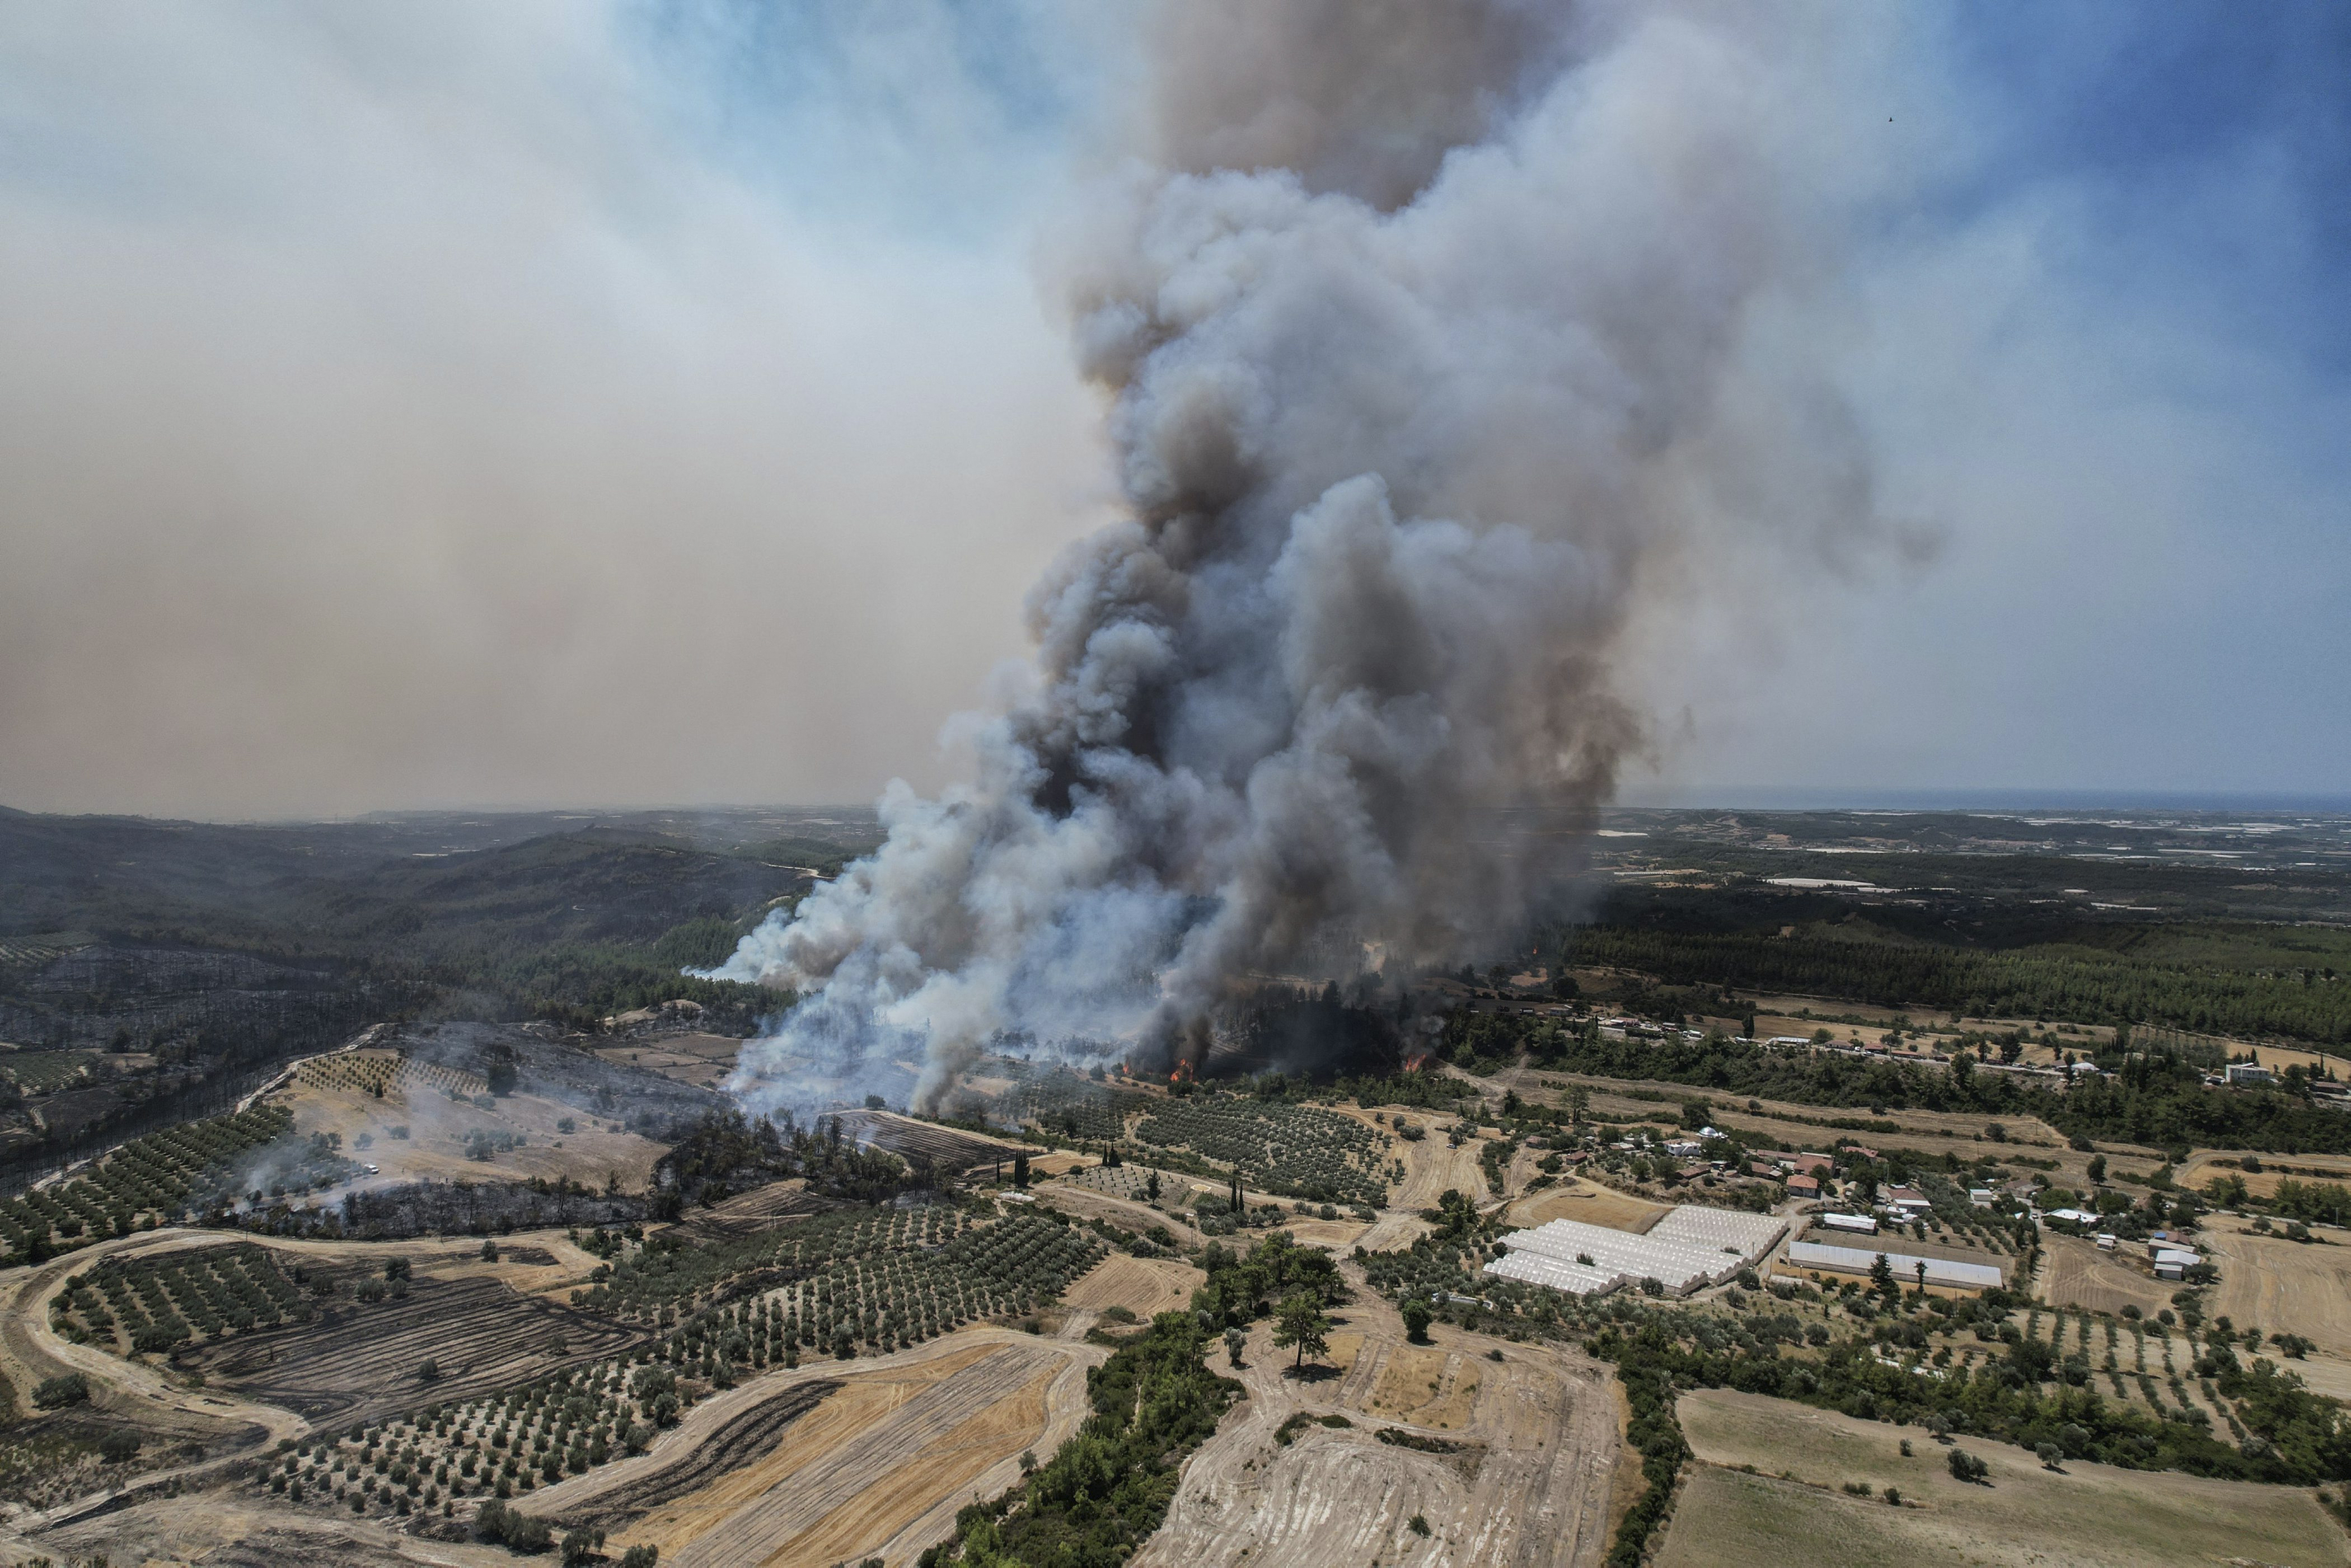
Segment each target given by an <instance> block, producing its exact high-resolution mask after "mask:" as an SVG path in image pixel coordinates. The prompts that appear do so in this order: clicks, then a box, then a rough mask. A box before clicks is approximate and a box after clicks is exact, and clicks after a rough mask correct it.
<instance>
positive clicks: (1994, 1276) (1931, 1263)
mask: <svg viewBox="0 0 2351 1568" xmlns="http://www.w3.org/2000/svg"><path fill="white" fill-rule="evenodd" d="M1881 1256H1882V1257H1884V1258H1885V1260H1886V1266H1887V1267H1888V1268H1890V1269H1892V1270H1893V1271H1894V1278H1895V1282H1896V1283H1897V1284H1902V1285H1911V1284H1915V1283H1917V1280H1918V1265H1919V1264H1921V1263H1924V1264H1926V1265H1927V1282H1928V1284H1930V1285H1949V1286H1954V1287H1956V1288H1958V1289H1960V1290H1969V1291H1988V1290H1991V1289H1992V1288H1993V1287H1994V1286H1996V1285H1998V1284H1999V1283H2000V1282H2001V1272H2000V1270H1999V1269H1998V1268H1997V1267H1995V1266H1993V1265H1992V1264H1991V1263H1963V1262H1959V1260H1957V1259H1955V1258H1922V1257H1920V1256H1918V1255H1917V1253H1915V1252H1894V1251H1884V1250H1883V1249H1879V1248H1868V1249H1864V1248H1860V1247H1832V1246H1829V1245H1827V1244H1825V1243H1823V1242H1820V1241H1792V1242H1790V1243H1789V1244H1788V1266H1789V1267H1790V1268H1792V1269H1820V1270H1823V1271H1826V1272H1831V1273H1838V1274H1865V1273H1867V1272H1869V1271H1870V1269H1871V1268H1872V1267H1873V1266H1874V1265H1875V1264H1876V1262H1877V1260H1878V1259H1879V1258H1880V1257H1881Z"/></svg>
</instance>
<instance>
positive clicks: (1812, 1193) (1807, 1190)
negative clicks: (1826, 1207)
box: [1788, 1176, 1821, 1198]
mask: <svg viewBox="0 0 2351 1568" xmlns="http://www.w3.org/2000/svg"><path fill="white" fill-rule="evenodd" d="M1820 1195H1821V1184H1820V1183H1819V1182H1818V1181H1816V1180H1814V1179H1813V1178H1811V1177H1809V1176H1792V1177H1790V1178H1788V1196H1789V1197H1791V1198H1818V1197H1819V1196H1820Z"/></svg>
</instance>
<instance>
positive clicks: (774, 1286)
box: [573, 1205, 1109, 1355]
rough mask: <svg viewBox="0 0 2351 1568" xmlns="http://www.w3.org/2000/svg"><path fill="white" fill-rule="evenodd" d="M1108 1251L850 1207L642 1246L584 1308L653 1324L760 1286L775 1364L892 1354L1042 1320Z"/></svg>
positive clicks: (1085, 1241)
mask: <svg viewBox="0 0 2351 1568" xmlns="http://www.w3.org/2000/svg"><path fill="white" fill-rule="evenodd" d="M1108 1251H1109V1248H1108V1247H1107V1246H1105V1245H1104V1244H1103V1243H1102V1241H1099V1240H1097V1239H1096V1238H1095V1237H1093V1236H1092V1234H1090V1233H1088V1232H1085V1231H1080V1230H1077V1229H1075V1228H1074V1227H1071V1226H1068V1225H1065V1224H1062V1223H1059V1222H1057V1221H1055V1220H1052V1219H1050V1218H1048V1217H1046V1216H1043V1215H1040V1214H1033V1213H1027V1212H1016V1213H1014V1214H1011V1215H1010V1216H1008V1217H1007V1218H1005V1219H1003V1220H995V1221H993V1222H992V1223H984V1222H982V1221H981V1220H978V1219H977V1217H975V1216H974V1215H973V1214H971V1213H970V1212H968V1211H967V1210H959V1209H953V1208H948V1207H946V1206H943V1205H942V1206H935V1207H931V1208H922V1209H879V1210H873V1209H858V1210H839V1211H836V1212H832V1213H826V1214H817V1215H811V1216H810V1217H809V1218H807V1219H805V1220H796V1221H794V1222H792V1223H791V1224H789V1225H786V1226H783V1227H781V1228H779V1229H778V1230H775V1231H767V1232H763V1233H760V1234H758V1235H754V1236H750V1237H746V1238H743V1239H741V1240H737V1241H721V1242H716V1243H712V1244H710V1245H707V1246H699V1247H678V1248H670V1247H665V1246H662V1245H658V1244H656V1245H653V1246H646V1247H640V1248H636V1249H633V1250H632V1251H631V1252H630V1255H629V1256H627V1257H625V1258H622V1260H620V1261H619V1262H617V1263H615V1264H614V1265H613V1266H612V1268H611V1274H610V1276H609V1278H607V1279H605V1280H601V1281H599V1282H596V1283H595V1284H593V1285H590V1287H588V1288H587V1289H585V1290H582V1291H579V1292H577V1293H574V1295H573V1303H574V1304H575V1305H577V1306H579V1307H580V1309H581V1310H582V1311H586V1312H590V1313H595V1314H600V1315H606V1316H612V1317H618V1318H621V1319H623V1320H626V1321H632V1322H638V1323H653V1322H658V1321H661V1320H662V1319H664V1316H667V1315H674V1314H680V1313H683V1312H687V1311H691V1310H693V1309H694V1308H695V1306H696V1305H700V1304H708V1303H711V1302H714V1301H718V1300H723V1299H726V1298H729V1297H733V1296H736V1295H738V1294H740V1293H744V1292H746V1291H748V1290H755V1289H756V1290H759V1291H761V1292H762V1293H761V1294H760V1295H759V1296H758V1299H757V1302H756V1303H755V1305H756V1311H755V1312H754V1315H753V1317H752V1319H751V1320H750V1321H748V1322H747V1323H745V1324H742V1326H743V1327H744V1329H745V1330H746V1332H753V1331H756V1333H755V1337H756V1339H757V1340H758V1344H759V1345H760V1346H761V1347H763V1348H766V1349H768V1350H769V1351H771V1352H772V1354H775V1355H781V1354H783V1352H784V1350H785V1349H786V1348H787V1347H788V1346H789V1345H808V1346H810V1348H811V1350H822V1351H825V1352H828V1353H834V1354H838V1353H839V1351H840V1350H841V1347H842V1346H843V1345H867V1346H869V1347H872V1346H878V1347H879V1348H881V1349H883V1350H885V1351H886V1350H894V1349H897V1348H899V1346H900V1345H904V1344H907V1343H913V1342H915V1341H919V1340H924V1339H930V1338H935V1337H936V1336H937V1335H939V1334H943V1333H945V1332H946V1331H947V1330H949V1329H952V1328H955V1327H958V1326H960V1325H961V1324H966V1323H969V1322H972V1321H974V1320H977V1319H980V1318H986V1317H994V1316H999V1315H1003V1314H1012V1313H1026V1312H1032V1311H1034V1310H1035V1309H1036V1307H1037V1306H1038V1305H1039V1303H1041V1302H1043V1301H1044V1300H1046V1299H1048V1298H1049V1297H1050V1296H1051V1295H1053V1294H1054V1293H1057V1292H1059V1291H1060V1290H1061V1289H1062V1288H1063V1287H1064V1286H1066V1285H1068V1284H1069V1283H1070V1282H1071V1281H1073V1280H1075V1279H1076V1278H1078V1277H1079V1276H1080V1275H1081V1274H1083V1273H1084V1272H1086V1271H1087V1270H1088V1269H1091V1268H1092V1267H1093V1265H1094V1264H1096V1263H1098V1262H1101V1261H1102V1258H1103V1257H1104V1256H1106V1255H1107V1254H1108ZM728 1310H734V1311H741V1310H744V1309H742V1308H741V1307H740V1306H739V1305H738V1306H737V1307H736V1308H731V1309H728Z"/></svg>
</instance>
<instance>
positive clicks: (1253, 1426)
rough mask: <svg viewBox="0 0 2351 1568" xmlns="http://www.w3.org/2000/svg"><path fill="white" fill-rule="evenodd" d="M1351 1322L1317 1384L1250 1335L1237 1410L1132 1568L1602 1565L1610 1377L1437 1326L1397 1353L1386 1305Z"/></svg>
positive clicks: (1609, 1471) (1546, 1352)
mask: <svg viewBox="0 0 2351 1568" xmlns="http://www.w3.org/2000/svg"><path fill="white" fill-rule="evenodd" d="M1346 1317H1347V1319H1348V1320H1349V1321H1348V1322H1347V1323H1346V1324H1344V1325H1343V1329H1342V1331H1341V1333H1339V1334H1334V1335H1333V1336H1332V1345H1331V1350H1332V1354H1331V1355H1330V1357H1329V1358H1328V1360H1329V1361H1330V1362H1331V1363H1332V1364H1335V1365H1336V1366H1339V1367H1340V1368H1342V1372H1341V1376H1336V1377H1332V1378H1327V1379H1322V1380H1317V1379H1306V1380H1300V1379H1296V1378H1292V1377H1290V1376H1286V1375H1285V1374H1286V1373H1287V1370H1288V1368H1289V1365H1290V1358H1289V1357H1288V1356H1287V1355H1283V1354H1282V1353H1281V1352H1280V1350H1278V1349H1277V1348H1276V1347H1275V1346H1274V1345H1272V1343H1271V1339H1270V1334H1271V1330H1270V1326H1269V1325H1265V1324H1259V1326H1258V1327H1257V1328H1256V1329H1255V1330H1254V1331H1253V1332H1252V1333H1251V1335H1250V1338H1249V1348H1248V1350H1247V1353H1246V1357H1245V1359H1246V1361H1247V1363H1248V1365H1247V1366H1244V1367H1243V1368H1241V1369H1240V1370H1239V1371H1238V1372H1235V1373H1230V1374H1228V1375H1229V1376H1238V1377H1240V1378H1241V1379H1242V1381H1243V1382H1244V1383H1245V1384H1246V1385H1247V1386H1248V1388H1249V1403H1248V1404H1247V1405H1245V1406H1242V1407H1238V1408H1237V1409H1236V1411H1235V1412H1234V1414H1233V1416H1231V1417H1228V1418H1227V1420H1226V1422H1225V1424H1224V1425H1223V1426H1222V1427H1221V1428H1219V1429H1218V1430H1217V1434H1216V1436H1214V1437H1213V1438H1209V1439H1208V1441H1207V1443H1206V1444H1205V1445H1204V1446H1203V1447H1202V1448H1201V1449H1200V1451H1199V1452H1198V1453H1197V1454H1196V1456H1194V1458H1193V1460H1192V1462H1191V1463H1190V1464H1189V1465H1188V1466H1186V1469H1185V1472H1184V1479H1183V1484H1182V1489H1181V1490H1180V1491H1179V1493H1178V1494H1177V1497H1176V1500H1175V1505H1174V1506H1173V1508H1172V1509H1171V1510H1170V1511H1169V1513H1168V1517H1167V1522H1166V1524H1165V1526H1164V1527H1163V1528H1162V1529H1161V1530H1160V1532H1159V1533H1158V1534H1157V1535H1155V1536H1154V1537H1153V1538H1152V1539H1151V1540H1150V1541H1149V1542H1147V1543H1145V1544H1144V1547H1143V1549H1142V1550H1141V1551H1140V1552H1136V1553H1135V1556H1134V1564H1135V1565H1136V1568H1200V1565H1207V1564H1214V1565H1217V1568H1250V1565H1252V1564H1257V1563H1281V1564H1284V1565H1285V1568H1359V1565H1360V1564H1363V1563H1371V1562H1374V1561H1378V1562H1382V1563H1419V1564H1444V1565H1446V1568H1472V1565H1475V1568H1487V1565H1489V1564H1507V1565H1510V1568H1528V1565H1532V1564H1562V1565H1566V1564H1579V1565H1581V1564H1596V1563H1598V1562H1599V1561H1600V1559H1601V1556H1602V1554H1603V1552H1604V1551H1605V1549H1606V1545H1607V1531H1608V1503H1609V1494H1610V1487H1611V1484H1612V1480H1613V1478H1614V1472H1615V1467H1616V1463H1617V1452H1618V1443H1617V1434H1616V1405H1615V1399H1614V1394H1613V1391H1612V1390H1611V1388H1610V1386H1609V1383H1608V1374H1607V1369H1606V1368H1605V1367H1603V1366H1598V1365H1596V1364H1594V1363H1592V1362H1590V1361H1587V1360H1586V1359H1584V1358H1583V1356H1582V1355H1579V1354H1577V1353H1575V1352H1573V1351H1564V1350H1553V1349H1551V1348H1548V1347H1532V1346H1521V1345H1499V1342H1497V1341H1493V1340H1489V1339H1487V1338H1485V1337H1483V1336H1480V1335H1474V1334H1460V1333H1457V1332H1455V1331H1453V1330H1450V1329H1447V1328H1444V1327H1441V1326H1440V1327H1439V1328H1437V1329H1436V1330H1435V1331H1434V1332H1433V1337H1434V1339H1435V1341H1436V1343H1435V1344H1434V1345H1429V1346H1426V1347H1423V1346H1414V1345H1406V1344H1405V1343H1404V1334H1403V1328H1402V1324H1401V1323H1400V1322H1399V1321H1398V1319H1397V1318H1396V1316H1395V1313H1394V1311H1393V1310H1392V1309H1390V1308H1389V1307H1388V1306H1387V1304H1386V1303H1383V1302H1377V1301H1360V1302H1359V1304H1357V1305H1354V1306H1351V1307H1350V1308H1349V1309H1348V1310H1347V1313H1346ZM1492 1347H1499V1348H1500V1349H1501V1350H1502V1352H1503V1355H1504V1357H1505V1359H1504V1360H1502V1361H1501V1362H1499V1363H1497V1362H1494V1361H1491V1360H1489V1359H1488V1357H1487V1355H1486V1352H1487V1351H1488V1349H1489V1348H1492ZM1217 1371H1218V1372H1219V1373H1226V1372H1227V1368H1226V1367H1225V1366H1224V1365H1223V1358H1222V1357H1221V1356H1219V1357H1217ZM1431 1383H1434V1384H1436V1385H1437V1386H1436V1387H1435V1388H1434V1389H1431V1388H1430V1387H1429V1385H1430V1384H1431ZM1326 1417H1327V1418H1329V1419H1331V1420H1332V1421H1335V1422H1336V1423H1337V1424H1335V1425H1331V1424H1326V1421H1325V1418H1326ZM1431 1417H1434V1418H1435V1420H1436V1421H1440V1422H1442V1423H1444V1425H1442V1426H1441V1427H1440V1426H1437V1425H1435V1424H1433V1422H1432V1421H1431V1419H1430V1418H1431ZM1285 1427H1287V1428H1289V1431H1288V1434H1287V1436H1286V1437H1285V1436H1284V1435H1283V1428H1285ZM1382 1433H1386V1434H1387V1436H1386V1437H1385V1438H1383V1437H1382V1435H1381V1434H1382ZM1416 1445H1417V1446H1416ZM1416 1515H1418V1516H1420V1517H1421V1518H1422V1519H1423V1520H1424V1521H1425V1522H1426V1524H1427V1526H1428V1527H1429V1533H1428V1534H1427V1535H1426V1537H1423V1536H1421V1535H1420V1534H1419V1533H1418V1532H1416V1531H1414V1530H1413V1529H1412V1527H1411V1522H1410V1521H1412V1519H1413V1518H1414V1516H1416Z"/></svg>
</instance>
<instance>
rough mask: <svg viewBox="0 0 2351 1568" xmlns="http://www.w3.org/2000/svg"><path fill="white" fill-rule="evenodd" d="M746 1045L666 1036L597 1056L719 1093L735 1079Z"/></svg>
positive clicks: (718, 1037) (719, 1038)
mask: <svg viewBox="0 0 2351 1568" xmlns="http://www.w3.org/2000/svg"><path fill="white" fill-rule="evenodd" d="M742 1049H743V1042H741V1041H740V1040H736V1039H732V1038H730V1037H728V1036H726V1035H724V1034H663V1035H656V1036H654V1037H653V1038H652V1039H648V1040H638V1041H631V1042H629V1043H627V1044H620V1045H606V1046H603V1047H601V1048H600V1049H599V1050H598V1051H597V1053H596V1054H597V1055H599V1056H601V1057H602V1058H604V1060H605V1061H607V1062H622V1063H626V1064H629V1065H630V1066H632V1067H643V1068H644V1069H646V1070H647V1071H648V1072H653V1073H659V1074H660V1075H662V1076H663V1077H664V1078H675V1079H676V1080H677V1081H678V1082H679V1083H681V1084H692V1085H694V1086H695V1088H697V1089H716V1088H717V1087H719V1086H720V1085H723V1084H725V1083H726V1080H727V1079H728V1078H729V1077H731V1076H733V1075H734V1072H735V1058H736V1057H737V1054H740V1053H741V1051H742Z"/></svg>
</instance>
